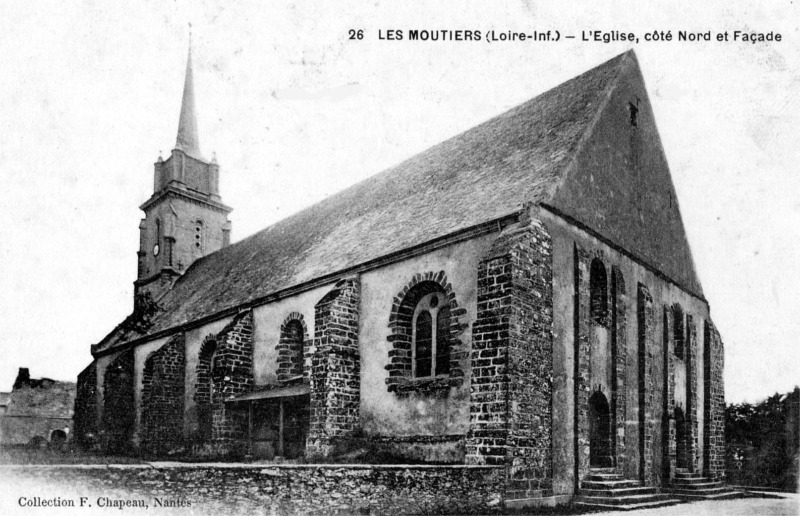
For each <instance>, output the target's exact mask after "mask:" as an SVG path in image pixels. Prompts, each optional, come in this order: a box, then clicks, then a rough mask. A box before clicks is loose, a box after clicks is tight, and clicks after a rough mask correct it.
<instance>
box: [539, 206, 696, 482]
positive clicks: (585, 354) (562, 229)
mask: <svg viewBox="0 0 800 516" xmlns="http://www.w3.org/2000/svg"><path fill="white" fill-rule="evenodd" d="M538 211H539V216H540V217H541V219H542V220H543V222H544V223H545V225H546V226H547V228H548V229H549V230H550V232H551V234H552V237H553V256H554V260H553V263H554V269H553V288H554V308H553V313H554V328H553V330H554V336H555V337H554V347H553V366H554V370H553V406H554V407H555V406H558V407H560V408H559V410H556V411H554V413H553V435H559V436H564V438H562V439H559V440H557V441H555V442H554V446H553V461H554V466H553V470H554V486H553V489H554V493H555V494H569V493H573V492H575V490H576V489H577V487H578V483H579V481H580V480H581V479H582V478H583V476H584V475H586V474H587V473H588V468H589V435H588V409H587V406H588V401H589V398H590V396H591V395H592V394H593V393H594V392H597V391H600V392H601V393H602V394H603V395H604V397H605V398H606V399H607V400H608V402H609V405H610V408H611V411H612V419H615V420H616V423H615V425H616V428H615V429H614V432H613V435H612V436H611V438H612V439H613V441H612V443H613V446H614V447H615V448H616V454H615V456H614V467H615V468H616V469H617V471H619V472H620V473H623V474H624V475H625V476H626V477H627V478H632V479H639V478H640V476H641V472H640V465H641V460H642V457H641V452H640V450H641V443H640V436H641V434H640V431H639V426H638V422H639V418H640V412H639V408H640V391H639V382H640V379H641V378H640V374H639V371H640V368H639V365H640V362H639V356H640V354H639V346H640V335H639V325H638V321H639V316H638V311H637V295H638V294H637V292H638V290H637V289H638V287H637V285H642V286H644V287H645V288H646V290H647V292H648V293H649V296H650V298H651V299H652V310H653V317H652V322H651V323H650V327H649V328H648V335H650V336H651V337H650V338H649V340H648V342H652V343H651V344H647V348H646V349H647V351H648V353H646V355H645V356H646V358H648V359H649V360H650V365H649V367H648V371H649V372H650V375H651V378H650V381H649V383H648V384H647V385H649V386H650V387H649V389H650V390H649V391H647V392H646V394H647V396H646V399H649V400H650V401H651V403H652V406H651V411H650V412H649V417H648V418H646V420H647V423H648V425H649V426H650V427H652V435H651V439H652V440H651V442H650V443H649V444H648V448H647V449H652V462H651V463H650V464H651V465H650V466H649V470H648V475H650V476H651V478H652V480H651V481H652V482H653V483H654V484H656V485H660V484H661V483H662V482H663V481H662V476H663V475H664V474H669V468H668V467H666V466H667V465H668V459H669V448H670V442H669V439H670V432H669V427H670V426H669V421H670V418H674V411H671V410H668V409H667V402H668V401H669V400H670V399H673V403H674V400H678V402H681V400H685V399H689V398H690V396H691V395H692V393H694V394H693V395H694V396H695V398H696V400H697V401H696V402H695V404H694V407H693V410H692V412H691V417H693V418H694V422H692V421H689V423H688V424H689V427H688V428H689V431H690V432H693V435H691V437H690V438H691V440H692V442H696V443H697V444H696V447H695V450H694V452H693V454H694V456H695V460H694V467H695V468H697V469H699V470H702V467H703V450H702V447H703V426H704V425H703V421H704V407H703V388H704V387H703V385H704V363H703V360H704V357H703V354H704V353H703V351H702V350H703V349H704V347H703V346H704V345H705V339H704V336H703V331H702V328H703V325H704V324H705V321H707V320H708V306H707V304H706V303H705V302H704V301H703V300H701V299H699V298H697V297H695V296H692V295H690V294H688V293H687V292H685V291H683V290H681V289H679V288H678V287H676V286H675V285H674V284H672V283H671V282H668V281H666V280H665V279H664V278H663V277H661V276H659V275H657V274H655V273H654V272H653V271H652V270H650V269H649V268H647V267H645V266H643V265H642V264H641V263H640V262H638V261H635V260H633V259H632V258H631V257H630V256H629V255H627V254H625V253H623V252H622V251H621V250H620V249H618V248H612V247H611V246H610V245H608V243H607V242H605V241H602V240H600V239H598V238H597V236H596V235H594V234H590V233H589V232H587V231H586V230H584V229H583V228H579V227H576V226H575V225H573V224H571V223H569V222H567V221H565V220H564V219H563V218H561V217H560V216H559V215H556V214H554V213H552V212H551V211H548V209H547V207H543V208H541V209H539V210H538ZM576 249H577V251H576ZM595 258H597V259H599V260H600V261H601V262H602V264H603V266H604V268H605V270H606V273H607V279H608V283H607V287H608V291H607V296H608V302H609V304H608V306H612V304H613V303H617V306H616V307H615V310H614V312H615V313H616V321H611V320H609V321H608V322H607V323H606V324H607V326H605V327H606V328H607V329H606V330H602V329H598V326H601V325H600V324H598V323H596V322H594V321H593V320H592V318H591V299H590V284H589V276H590V270H591V269H590V268H591V262H592V260H593V259H595ZM578 272H580V276H579V278H580V279H579V280H576V274H578ZM615 277H616V278H617V282H618V283H617V286H616V287H615V286H614V281H613V279H614V278H615ZM576 285H577V291H576ZM576 292H577V294H576ZM617 296H619V297H618V299H617V300H616V301H615V300H614V299H615V297H617ZM576 300H577V301H576ZM619 304H622V305H623V306H619ZM674 304H680V305H681V307H682V309H683V312H684V313H685V314H687V315H690V316H691V318H689V317H686V318H685V320H686V321H687V325H689V324H690V325H691V327H693V328H694V329H695V332H694V335H695V336H694V337H693V339H694V346H693V348H694V350H695V351H694V353H691V348H692V346H688V347H687V354H686V357H687V358H688V360H690V361H691V360H693V362H691V364H690V366H689V370H690V371H692V375H693V377H694V382H692V381H690V379H689V378H688V377H687V376H686V375H683V374H681V372H677V373H676V369H678V368H676V367H674V365H675V363H680V367H681V368H685V367H686V366H685V365H684V363H685V362H686V361H687V358H685V359H684V360H683V361H681V360H678V359H677V358H675V359H674V360H671V361H670V360H665V358H669V357H670V355H671V354H672V350H673V349H674V345H673V343H672V340H673V339H672V337H671V336H670V335H669V334H670V332H669V331H666V332H665V329H664V328H665V326H664V316H663V313H664V309H665V307H672V306H673V305H674ZM576 310H577V313H579V314H583V316H581V317H579V318H577V319H576V315H575V314H576ZM609 314H610V312H609ZM623 314H624V317H622V315H623ZM689 320H691V323H689V322H688V321H689ZM612 322H613V324H612ZM687 328H689V327H688V326H687ZM601 331H607V332H608V338H607V339H606V340H603V339H598V332H601ZM665 335H666V337H665ZM690 335H692V332H691V331H690V328H689V329H687V343H688V342H689V340H688V339H690V338H691V337H690ZM667 337H668V338H667ZM665 338H666V342H665ZM576 343H579V344H580V346H578V345H577V344H576ZM665 345H666V346H668V347H669V350H670V352H669V354H667V353H665V352H664V346H665ZM576 346H577V347H576ZM615 346H624V347H625V349H620V348H618V347H615ZM593 347H595V349H593ZM598 348H599V349H598ZM576 349H577V350H578V351H579V354H578V355H577V356H576ZM589 357H592V358H591V359H590V358H589ZM598 363H601V364H602V365H601V366H600V367H596V366H595V364H598ZM670 363H672V364H673V368H672V369H670V366H669V364H670ZM576 364H577V365H576ZM623 364H624V367H623ZM584 365H585V367H584ZM576 367H577V369H576ZM576 370H577V371H578V372H579V374H580V376H579V377H578V378H579V386H580V389H578V390H577V391H576V389H575V383H574V381H575V378H576ZM670 379H671V380H670ZM670 381H671V382H672V385H673V398H669V397H668V394H669V393H668V390H669V385H670ZM693 383H696V385H695V386H694V387H693ZM576 401H577V402H578V403H579V405H578V406H579V407H580V410H578V411H576ZM689 408H692V407H689ZM685 410H686V407H685V406H684V411H685ZM687 417H689V416H687ZM623 421H624V423H623ZM673 426H674V422H673ZM665 428H666V430H665ZM672 446H673V447H674V446H675V445H674V443H673V444H672ZM576 456H577V457H580V461H577V460H576ZM665 456H666V457H667V459H665ZM665 460H666V461H667V462H665Z"/></svg>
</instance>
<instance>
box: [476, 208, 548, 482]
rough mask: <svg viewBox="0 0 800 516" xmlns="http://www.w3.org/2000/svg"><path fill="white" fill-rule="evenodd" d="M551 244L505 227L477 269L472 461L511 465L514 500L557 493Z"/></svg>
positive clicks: (536, 233) (527, 229) (531, 228)
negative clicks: (553, 443) (554, 489)
mask: <svg viewBox="0 0 800 516" xmlns="http://www.w3.org/2000/svg"><path fill="white" fill-rule="evenodd" d="M552 318H553V292H552V246H551V239H550V234H549V233H548V231H547V229H546V228H545V227H544V225H542V223H541V222H539V221H537V220H531V219H527V220H522V221H520V223H518V224H515V225H512V226H509V227H507V228H506V229H504V230H503V232H502V233H501V234H500V236H499V237H498V238H497V240H496V241H495V243H494V244H493V246H492V248H491V249H490V250H489V252H488V254H487V256H486V257H484V259H483V260H481V262H480V264H479V266H478V316H477V320H476V322H475V324H474V325H473V349H472V388H471V396H470V430H469V435H468V437H467V450H466V451H467V462H468V463H470V464H495V465H505V466H506V467H507V468H508V474H509V476H510V478H509V481H510V486H511V487H512V490H516V491H518V492H515V493H514V496H519V497H521V498H527V497H543V496H550V495H551V494H552V474H553V472H552V449H551V448H552V447H551V438H552V436H551V428H552V413H551V410H552V409H551V406H550V405H551V401H550V400H551V397H552V363H553V335H552V320H553V319H552Z"/></svg>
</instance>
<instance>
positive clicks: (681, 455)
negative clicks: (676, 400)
mask: <svg viewBox="0 0 800 516" xmlns="http://www.w3.org/2000/svg"><path fill="white" fill-rule="evenodd" d="M675 455H676V460H675V467H677V468H683V469H685V468H688V467H689V460H688V459H689V457H688V453H687V447H686V418H685V417H684V415H683V410H682V409H681V408H680V407H675Z"/></svg>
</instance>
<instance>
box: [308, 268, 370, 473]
mask: <svg viewBox="0 0 800 516" xmlns="http://www.w3.org/2000/svg"><path fill="white" fill-rule="evenodd" d="M360 299H361V282H360V279H359V278H358V277H353V278H345V279H342V280H339V281H338V282H337V283H336V285H335V286H334V287H333V289H332V290H331V291H330V292H329V293H328V294H326V295H325V297H323V298H322V299H321V300H320V301H319V303H317V305H316V306H315V308H314V355H313V357H312V359H311V421H310V425H311V428H310V430H309V435H308V440H307V446H306V456H307V457H327V456H328V455H329V454H330V453H331V452H332V451H333V446H334V444H335V441H336V440H341V439H343V438H345V439H346V438H347V437H349V436H350V435H352V434H353V433H354V432H356V430H357V429H358V427H359V423H360V419H359V408H360V403H361V398H360V396H361V392H360V390H361V376H360V375H361V360H360V356H359V353H358V320H359V319H358V318H359V311H358V309H359V301H360Z"/></svg>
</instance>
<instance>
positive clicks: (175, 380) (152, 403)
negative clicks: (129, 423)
mask: <svg viewBox="0 0 800 516" xmlns="http://www.w3.org/2000/svg"><path fill="white" fill-rule="evenodd" d="M185 369H186V345H185V339H184V334H183V333H178V334H176V335H174V336H172V338H170V339H169V341H167V343H166V344H164V345H163V346H162V347H160V348H159V349H157V350H156V351H153V352H152V353H150V355H148V357H147V359H146V360H145V363H144V369H143V371H142V395H141V399H142V401H141V413H142V416H141V430H140V436H141V440H142V444H143V446H142V447H143V448H144V449H146V450H147V451H149V452H151V453H155V454H163V453H169V452H172V451H175V450H176V449H179V448H181V447H182V446H183V443H184V439H183V417H184V407H183V403H184V391H185V388H186V372H185Z"/></svg>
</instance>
